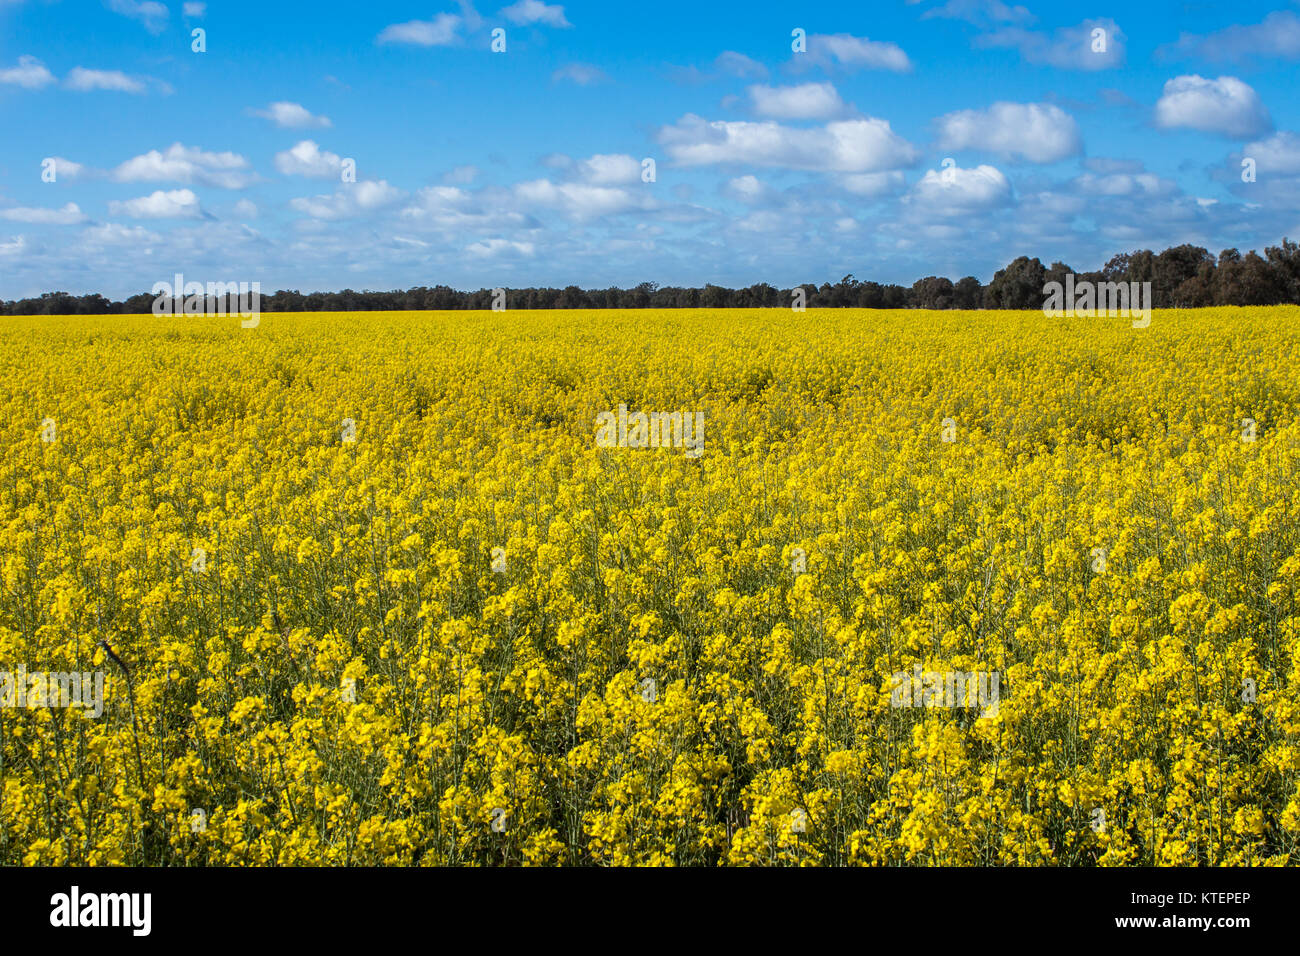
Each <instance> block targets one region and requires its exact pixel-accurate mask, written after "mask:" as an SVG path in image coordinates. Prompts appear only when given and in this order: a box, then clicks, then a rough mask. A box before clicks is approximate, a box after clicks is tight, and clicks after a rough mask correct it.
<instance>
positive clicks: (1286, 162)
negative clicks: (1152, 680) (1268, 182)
mask: <svg viewBox="0 0 1300 956" xmlns="http://www.w3.org/2000/svg"><path fill="white" fill-rule="evenodd" d="M1241 154H1242V156H1249V157H1250V158H1251V159H1253V160H1255V163H1256V165H1257V167H1258V170H1259V172H1260V173H1261V174H1264V173H1274V174H1281V175H1285V176H1296V175H1300V136H1297V135H1296V134H1295V133H1291V132H1287V131H1285V130H1284V131H1282V132H1280V133H1274V134H1273V135H1272V136H1270V137H1269V138H1268V139H1265V140H1260V141H1258V142H1254V143H1248V144H1247V145H1246V148H1245V149H1243V150H1242V151H1241Z"/></svg>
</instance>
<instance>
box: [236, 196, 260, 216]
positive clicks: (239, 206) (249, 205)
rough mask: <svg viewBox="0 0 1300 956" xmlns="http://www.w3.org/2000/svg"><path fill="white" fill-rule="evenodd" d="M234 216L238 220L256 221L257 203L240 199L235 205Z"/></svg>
mask: <svg viewBox="0 0 1300 956" xmlns="http://www.w3.org/2000/svg"><path fill="white" fill-rule="evenodd" d="M235 215H236V216H238V217H239V218H240V219H256V218H257V215H258V209H257V203H255V202H253V201H252V200H249V199H241V200H239V202H237V203H235Z"/></svg>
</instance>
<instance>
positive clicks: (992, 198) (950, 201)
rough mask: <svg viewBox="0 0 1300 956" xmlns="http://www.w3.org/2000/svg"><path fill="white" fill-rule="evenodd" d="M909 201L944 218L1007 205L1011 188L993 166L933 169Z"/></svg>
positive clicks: (910, 196) (908, 198)
mask: <svg viewBox="0 0 1300 956" xmlns="http://www.w3.org/2000/svg"><path fill="white" fill-rule="evenodd" d="M906 198H907V200H908V201H911V202H915V203H918V204H920V205H921V206H924V207H926V208H929V209H932V210H934V211H936V212H939V213H941V214H956V213H961V212H970V211H973V210H977V209H991V208H994V207H996V206H1003V205H1006V204H1007V203H1008V202H1010V201H1011V184H1010V183H1009V182H1007V177H1006V176H1004V175H1002V172H1001V171H1000V170H998V169H997V168H996V167H993V166H976V167H975V168H974V169H962V168H961V167H959V166H953V167H949V168H947V169H944V170H943V171H942V172H940V171H938V170H934V169H930V170H926V173H925V175H924V176H922V177H921V179H920V181H919V182H918V183H917V184H916V185H915V186H913V187H912V192H911V194H910V195H909V196H908V197H906Z"/></svg>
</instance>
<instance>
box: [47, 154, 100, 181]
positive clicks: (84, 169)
mask: <svg viewBox="0 0 1300 956" xmlns="http://www.w3.org/2000/svg"><path fill="white" fill-rule="evenodd" d="M49 158H50V159H51V160H53V161H54V176H55V181H56V182H57V181H59V180H74V179H81V178H82V177H86V176H90V175H92V174H94V173H96V171H95V170H92V169H91V168H90V167H89V166H86V165H84V164H82V163H74V162H73V161H72V160H70V159H64V158H63V157H62V156H51V157H49ZM42 166H44V162H42Z"/></svg>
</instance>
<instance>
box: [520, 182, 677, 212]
mask: <svg viewBox="0 0 1300 956" xmlns="http://www.w3.org/2000/svg"><path fill="white" fill-rule="evenodd" d="M514 194H515V196H516V198H518V199H519V200H520V201H521V202H524V203H531V204H534V205H538V206H547V207H550V208H553V209H557V210H559V211H560V212H562V213H564V214H565V215H567V216H569V217H571V218H573V219H596V218H599V217H601V216H610V215H614V214H617V213H621V212H627V211H629V210H633V209H648V208H650V207H651V206H652V205H653V202H652V200H651V199H650V198H649V197H648V196H645V195H637V194H636V193H634V192H632V191H631V190H627V189H622V188H618V187H615V186H597V185H593V184H590V183H553V182H551V181H550V180H549V179H534V180H531V181H529V182H524V183H518V184H516V185H515V187H514Z"/></svg>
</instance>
